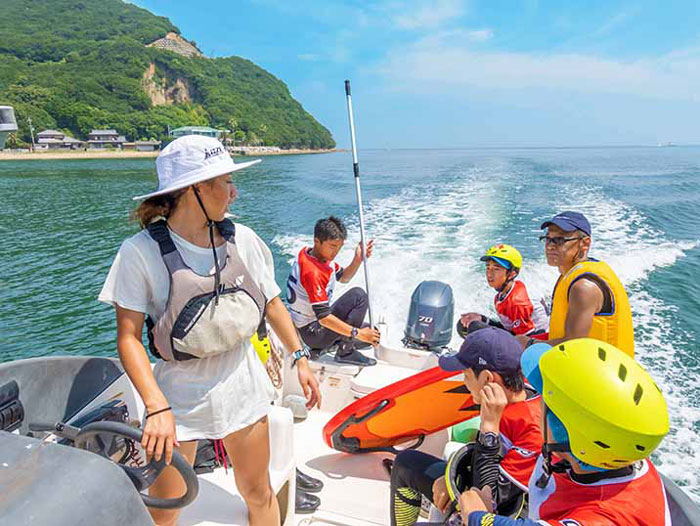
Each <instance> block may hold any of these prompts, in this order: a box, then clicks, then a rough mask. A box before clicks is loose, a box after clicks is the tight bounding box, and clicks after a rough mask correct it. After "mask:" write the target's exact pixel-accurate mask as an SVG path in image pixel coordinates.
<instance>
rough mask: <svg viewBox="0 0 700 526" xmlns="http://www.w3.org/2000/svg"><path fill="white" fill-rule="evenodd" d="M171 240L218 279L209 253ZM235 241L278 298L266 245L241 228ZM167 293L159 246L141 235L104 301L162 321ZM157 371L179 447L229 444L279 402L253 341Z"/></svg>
mask: <svg viewBox="0 0 700 526" xmlns="http://www.w3.org/2000/svg"><path fill="white" fill-rule="evenodd" d="M170 235H171V237H172V239H173V241H174V243H175V246H176V247H177V249H178V251H179V252H180V254H181V255H182V258H183V260H184V261H185V263H186V264H187V265H188V266H189V267H190V268H191V269H192V270H194V271H195V272H196V273H197V274H200V275H204V276H207V275H212V274H213V273H214V257H213V253H212V250H211V248H202V247H198V246H196V245H193V244H192V243H189V242H188V241H186V240H185V239H183V238H182V237H180V236H178V235H177V234H175V233H174V232H173V231H172V230H171V231H170ZM235 241H236V247H237V249H238V253H239V254H240V256H241V258H242V260H243V263H244V264H245V266H246V268H247V269H248V272H249V273H250V275H251V277H252V278H253V280H254V281H255V282H256V284H257V285H258V286H259V287H260V290H261V291H262V292H263V294H265V297H266V298H268V301H269V300H271V299H273V298H275V297H276V296H278V295H279V293H280V289H279V287H278V286H277V283H276V282H275V270H274V262H273V259H272V253H271V252H270V249H269V248H268V247H267V245H265V243H264V242H263V241H262V240H261V239H260V238H259V237H258V236H257V235H256V234H255V232H253V231H252V230H251V229H250V228H248V227H246V226H244V225H241V224H238V223H236V237H235ZM217 255H218V258H219V262H220V264H222V265H223V263H224V260H225V258H226V244H225V243H224V244H223V245H221V246H219V247H217ZM169 290H170V277H169V275H168V270H167V268H166V267H165V263H164V262H163V258H162V257H161V255H160V250H159V248H158V243H156V242H155V241H154V240H153V239H152V238H151V236H150V235H149V234H148V233H147V232H146V231H145V230H142V231H141V232H139V233H138V234H136V235H134V236H132V237H130V238H129V239H127V240H126V241H124V243H123V244H122V246H121V247H120V249H119V252H118V253H117V256H116V258H115V259H114V263H112V268H111V269H110V271H109V274H108V276H107V279H106V280H105V284H104V286H103V287H102V291H101V292H100V295H99V297H98V299H99V300H100V301H103V302H105V303H109V304H111V305H119V306H120V307H122V308H125V309H129V310H133V311H136V312H142V313H144V314H146V315H149V316H151V317H152V318H153V319H154V320H157V319H158V318H159V317H160V316H162V314H163V312H164V311H165V308H166V303H167V301H168V294H169ZM153 372H154V375H155V378H156V381H157V382H158V386H159V387H160V389H161V390H162V391H163V394H164V395H165V397H166V398H167V399H168V403H169V404H170V405H171V406H172V408H173V415H174V416H175V423H176V431H177V439H178V440H180V441H187V440H196V439H203V438H211V439H216V438H223V437H225V436H226V435H228V434H230V433H233V432H234V431H238V430H239V429H243V428H244V427H247V426H249V425H251V424H253V423H255V422H257V421H258V420H259V419H260V418H262V417H264V416H265V415H267V413H268V412H269V410H270V402H271V401H272V399H273V397H274V395H275V391H274V388H273V386H272V383H271V382H270V379H269V377H268V375H267V372H266V370H265V367H264V366H263V364H262V362H261V361H260V359H259V358H258V356H257V353H256V352H255V350H254V349H253V346H252V344H251V343H250V342H245V345H244V346H243V347H242V348H241V349H236V350H232V351H229V352H225V353H222V354H219V355H216V356H212V357H211V358H203V359H195V360H187V361H182V362H178V361H167V362H166V361H163V360H158V363H157V364H156V366H155V367H154V370H153Z"/></svg>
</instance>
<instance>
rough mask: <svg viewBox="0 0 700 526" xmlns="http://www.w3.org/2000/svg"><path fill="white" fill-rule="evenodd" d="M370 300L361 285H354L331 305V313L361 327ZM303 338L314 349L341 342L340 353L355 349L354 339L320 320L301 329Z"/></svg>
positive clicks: (354, 325)
mask: <svg viewBox="0 0 700 526" xmlns="http://www.w3.org/2000/svg"><path fill="white" fill-rule="evenodd" d="M368 306H369V302H368V300H367V293H366V292H365V291H364V289H361V288H360V287H354V288H352V289H350V290H349V291H347V292H346V293H345V294H343V295H342V296H341V297H340V298H338V300H337V301H335V302H334V303H333V305H331V314H333V316H335V317H336V318H339V319H341V320H342V321H344V322H345V323H347V324H348V325H352V326H353V327H357V328H360V327H362V322H363V321H364V320H365V315H366V314H367V308H368ZM299 334H301V339H302V340H304V343H305V344H306V345H308V346H309V347H311V348H312V349H325V348H326V347H330V346H331V345H333V344H334V343H339V344H340V345H339V348H338V353H340V355H341V356H342V355H343V354H347V353H349V352H351V351H352V350H353V348H354V347H353V342H352V340H351V339H350V338H349V337H347V336H343V335H341V334H338V333H337V332H333V331H332V330H330V329H327V328H325V327H324V326H323V325H321V324H320V323H319V322H318V320H316V321H314V322H311V323H309V324H308V325H304V326H303V327H301V328H300V329H299Z"/></svg>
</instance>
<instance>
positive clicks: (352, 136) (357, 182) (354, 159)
mask: <svg viewBox="0 0 700 526" xmlns="http://www.w3.org/2000/svg"><path fill="white" fill-rule="evenodd" d="M345 95H346V97H347V101H348V117H349V119H350V143H351V145H352V171H353V174H354V176H355V191H356V192H357V208H358V210H359V214H360V242H361V244H362V263H363V265H362V266H363V267H364V269H365V288H366V289H367V311H368V313H369V324H370V326H371V327H374V319H373V317H372V301H371V300H370V295H369V267H368V265H367V253H366V247H367V245H366V244H365V218H364V215H363V213H362V190H361V188H360V165H359V163H358V161H357V146H356V145H355V120H354V119H353V116H352V97H351V96H350V81H349V80H346V81H345Z"/></svg>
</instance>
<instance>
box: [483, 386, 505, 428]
mask: <svg viewBox="0 0 700 526" xmlns="http://www.w3.org/2000/svg"><path fill="white" fill-rule="evenodd" d="M479 395H480V397H481V427H480V428H479V430H480V431H481V432H482V433H487V432H491V433H498V432H499V429H500V424H501V415H502V414H503V410H504V409H505V408H506V406H507V405H508V398H507V397H506V392H505V390H504V389H503V387H501V386H500V384H497V383H494V382H491V383H488V384H486V385H485V386H484V387H483V388H482V389H481V392H480V393H479Z"/></svg>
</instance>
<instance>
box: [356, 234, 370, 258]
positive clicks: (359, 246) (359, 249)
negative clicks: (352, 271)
mask: <svg viewBox="0 0 700 526" xmlns="http://www.w3.org/2000/svg"><path fill="white" fill-rule="evenodd" d="M373 251H374V239H370V240H369V241H368V242H367V248H366V250H365V255H366V256H367V259H369V258H370V257H372V252H373ZM355 261H362V243H358V244H357V247H356V248H355Z"/></svg>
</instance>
